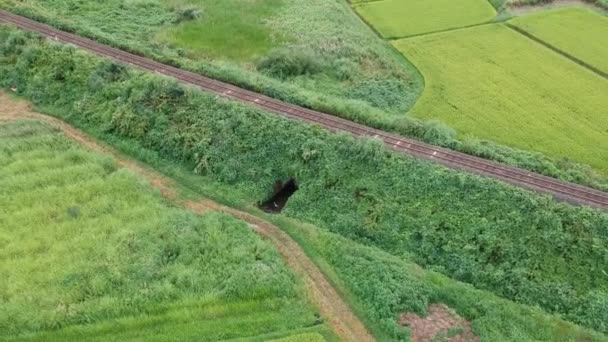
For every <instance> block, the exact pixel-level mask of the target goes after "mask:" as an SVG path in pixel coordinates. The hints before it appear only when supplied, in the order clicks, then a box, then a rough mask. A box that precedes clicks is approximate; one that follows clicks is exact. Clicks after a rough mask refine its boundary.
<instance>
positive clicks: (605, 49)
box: [510, 8, 608, 74]
mask: <svg viewBox="0 0 608 342" xmlns="http://www.w3.org/2000/svg"><path fill="white" fill-rule="evenodd" d="M510 23H511V24H513V25H515V26H517V27H519V28H521V29H523V30H525V31H526V32H528V33H530V34H532V35H533V36H534V37H536V38H539V39H541V40H543V41H544V42H546V43H548V44H550V45H551V46H554V47H556V48H558V49H559V50H562V51H564V52H566V53H567V54H570V55H572V56H574V57H575V58H578V59H580V60H582V61H583V62H585V63H588V64H590V65H592V66H593V67H595V68H597V69H599V70H601V71H603V72H605V73H607V74H608V18H607V17H605V16H603V15H600V14H598V13H596V12H594V11H591V10H587V9H582V8H564V9H559V10H553V11H544V12H540V13H535V14H531V15H526V16H522V17H519V18H515V19H513V20H511V21H510Z"/></svg>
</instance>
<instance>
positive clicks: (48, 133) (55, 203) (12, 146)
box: [0, 121, 327, 341]
mask: <svg viewBox="0 0 608 342" xmlns="http://www.w3.org/2000/svg"><path fill="white" fill-rule="evenodd" d="M0 165H2V167H1V168H0V189H1V190H0V260H1V262H0V273H1V274H2V277H0V340H3V341H6V340H19V341H29V340H39V341H52V340H58V341H65V340H77V341H82V340H83V339H87V340H99V341H109V340H115V341H125V340H158V341H160V340H162V341H167V340H187V339H190V340H206V341H210V340H213V341H217V340H221V339H233V338H254V337H256V338H257V339H272V338H282V337H285V336H289V335H294V334H300V333H309V334H310V333H313V334H317V333H319V332H323V331H327V328H326V327H325V325H323V324H318V323H319V322H317V320H318V319H317V318H316V317H315V314H314V309H313V308H312V307H311V305H309V304H308V302H307V300H306V299H305V297H304V295H303V291H301V286H300V285H297V284H298V282H297V280H296V279H295V278H294V276H293V275H292V274H291V273H290V271H289V270H287V269H286V266H285V265H284V264H283V262H282V260H281V258H280V256H279V254H278V253H277V252H276V251H275V250H274V249H273V248H272V246H271V245H269V244H268V243H266V242H264V241H262V240H261V239H260V238H259V237H258V236H257V235H255V233H253V232H252V231H251V230H250V229H249V228H248V227H247V225H246V224H245V223H243V222H240V221H237V220H235V219H233V218H232V217H230V216H226V215H223V214H218V213H209V214H205V215H203V216H198V215H194V214H192V213H189V212H186V211H184V210H182V209H178V208H175V207H172V206H171V205H170V204H169V203H167V202H165V201H164V200H163V198H162V197H161V195H160V193H158V192H157V191H155V190H152V188H151V187H150V186H149V185H148V184H146V183H144V182H143V181H142V180H140V179H139V178H137V177H136V176H135V175H133V174H131V173H130V172H128V171H126V170H124V169H120V168H118V167H117V165H116V163H115V162H114V161H113V160H112V159H110V158H108V157H105V156H103V155H98V154H94V153H90V152H87V151H85V150H83V149H82V148H80V147H79V146H76V145H75V143H72V142H71V141H69V140H68V139H67V138H65V137H64V136H63V135H61V134H60V133H58V132H57V131H55V130H54V129H52V128H50V127H49V126H48V125H46V124H42V123H39V122H35V121H17V122H13V123H2V124H0ZM305 327H309V328H305Z"/></svg>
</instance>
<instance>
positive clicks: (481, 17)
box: [353, 0, 496, 38]
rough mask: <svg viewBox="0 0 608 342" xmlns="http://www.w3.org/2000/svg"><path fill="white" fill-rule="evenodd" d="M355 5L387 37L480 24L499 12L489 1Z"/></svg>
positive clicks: (384, 0) (387, 0)
mask: <svg viewBox="0 0 608 342" xmlns="http://www.w3.org/2000/svg"><path fill="white" fill-rule="evenodd" d="M353 4H354V7H355V9H356V11H357V12H359V14H360V15H361V16H362V17H363V18H365V20H366V21H367V22H368V23H370V24H371V25H372V26H373V27H374V28H375V29H376V30H377V31H378V32H379V33H380V34H381V35H382V36H383V37H385V38H399V37H406V36H412V35H417V34H422V33H428V32H434V31H441V30H447V29H453V28H458V27H464V26H470V25H474V24H480V23H483V22H486V21H489V20H492V19H493V18H494V16H495V15H496V11H495V10H494V8H493V7H492V5H491V4H490V3H489V2H488V1H487V0H463V1H451V0H380V1H376V0H374V1H366V0H355V1H353Z"/></svg>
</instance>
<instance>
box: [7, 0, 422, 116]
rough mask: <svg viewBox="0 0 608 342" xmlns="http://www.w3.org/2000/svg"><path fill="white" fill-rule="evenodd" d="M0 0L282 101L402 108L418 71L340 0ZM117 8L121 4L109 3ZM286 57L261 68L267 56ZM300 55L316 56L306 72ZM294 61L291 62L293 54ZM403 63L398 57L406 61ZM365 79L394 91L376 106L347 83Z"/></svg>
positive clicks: (353, 110) (362, 109) (365, 111)
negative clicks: (284, 68)
mask: <svg viewBox="0 0 608 342" xmlns="http://www.w3.org/2000/svg"><path fill="white" fill-rule="evenodd" d="M0 6H1V7H4V8H6V9H9V10H11V11H13V12H16V13H20V14H23V15H26V16H29V17H33V18H37V19H39V20H42V21H45V22H48V23H51V24H53V25H55V26H58V27H61V28H64V29H68V30H70V31H75V32H78V33H79V34H83V35H86V36H89V37H94V38H96V39H98V40H101V41H103V42H106V43H109V44H112V45H115V46H118V47H121V48H124V49H127V50H130V51H134V52H137V53H141V54H145V55H148V56H151V57H153V58H156V59H158V60H161V61H164V62H168V63H171V64H177V65H180V66H182V67H184V68H187V69H190V70H193V71H198V72H202V73H203V74H208V75H210V76H212V77H217V78H219V79H223V80H226V81H229V82H232V83H235V84H238V85H242V86H245V87H248V88H251V89H254V90H257V91H260V92H264V93H266V94H269V95H271V96H276V97H278V98H281V99H284V100H286V101H289V102H293V103H298V104H303V105H307V106H310V107H316V108H320V109H324V110H327V111H330V112H342V113H343V114H344V115H353V116H355V117H356V116H360V117H370V119H371V118H373V117H375V116H377V117H379V118H383V117H385V118H386V117H390V115H389V113H390V114H395V113H399V114H403V113H404V112H406V111H407V110H408V109H409V108H410V107H411V106H412V105H413V104H414V101H415V100H416V98H417V97H418V94H419V93H420V91H421V86H422V80H421V79H420V77H419V75H418V74H417V73H416V71H415V69H413V68H412V67H411V66H410V65H407V63H406V62H405V61H403V60H402V59H401V58H400V57H399V56H398V55H397V54H395V53H394V52H393V51H392V50H391V48H390V46H389V45H388V44H386V43H385V42H383V41H382V40H380V39H378V38H377V37H376V36H375V34H374V33H373V32H372V31H371V30H370V29H369V28H368V27H366V25H365V24H364V23H363V22H361V21H360V20H359V18H357V16H356V15H354V14H353V13H352V12H351V10H350V8H349V6H348V4H347V3H346V2H345V0H330V1H325V0H310V1H299V0H252V1H241V0H223V1H216V0H170V1H161V0H146V1H130V0H109V1H103V2H93V3H90V2H87V3H83V2H81V1H80V0H30V1H27V2H22V1H18V0H0ZM116 9H120V10H116ZM269 59H271V60H273V61H274V62H278V63H280V64H291V67H290V71H291V72H289V73H275V72H266V71H267V68H266V67H265V65H267V61H268V60H269ZM299 62H303V63H304V64H308V63H311V62H312V63H314V65H316V66H317V67H318V70H317V72H314V73H310V72H308V71H309V70H308V69H307V68H306V67H305V66H300V65H299V64H298V63H299ZM294 63H295V64H294ZM404 66H405V67H404ZM369 80H375V81H376V82H377V83H380V87H381V88H380V89H381V90H380V91H381V93H380V95H381V94H382V92H384V91H386V89H387V88H386V87H383V82H388V83H389V84H391V83H394V82H399V83H400V84H401V87H398V88H388V89H389V90H390V91H393V92H394V93H392V94H390V96H392V97H395V98H396V97H398V98H399V101H397V102H394V103H390V106H385V107H377V106H375V103H374V102H373V101H370V97H357V98H353V97H352V96H351V95H350V90H351V89H353V88H357V87H360V85H361V84H366V83H368V82H369Z"/></svg>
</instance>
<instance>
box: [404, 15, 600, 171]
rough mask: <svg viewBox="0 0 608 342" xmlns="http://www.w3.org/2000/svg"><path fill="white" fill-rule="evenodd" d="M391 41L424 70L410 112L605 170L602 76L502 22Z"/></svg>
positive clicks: (480, 134) (508, 143)
mask: <svg viewBox="0 0 608 342" xmlns="http://www.w3.org/2000/svg"><path fill="white" fill-rule="evenodd" d="M601 20H604V19H603V18H601ZM394 44H395V46H396V47H397V48H398V49H399V50H400V51H402V52H403V53H404V54H406V55H407V56H408V57H409V58H411V59H412V60H413V61H414V62H415V64H416V65H417V66H418V67H419V68H420V70H421V71H422V73H423V74H424V75H425V79H426V88H425V91H424V93H423V95H422V97H421V98H420V100H419V101H418V103H417V104H416V106H415V107H414V108H413V114H414V115H416V116H418V117H421V118H426V119H439V120H442V121H444V122H446V123H447V124H448V125H450V126H451V127H453V128H455V129H456V130H457V131H458V132H459V133H462V134H470V135H473V136H475V137H480V138H482V139H493V140H495V141H497V142H500V143H504V144H507V145H509V146H515V147H518V148H521V149H526V150H535V151H539V152H541V153H545V154H547V155H549V156H553V157H555V158H568V159H572V160H575V161H578V162H580V163H585V164H588V165H591V166H592V167H594V168H595V169H596V170H598V171H599V172H601V173H603V174H607V172H608V158H606V157H605V151H607V150H608V135H607V133H606V132H608V116H606V113H607V112H606V108H608V97H606V96H605V94H607V93H608V82H606V80H605V79H604V78H603V77H601V76H599V75H596V74H594V73H592V72H589V70H586V69H584V68H583V67H581V66H580V65H577V64H576V63H573V62H572V61H570V60H568V59H566V58H564V57H563V56H560V55H559V54H556V53H554V52H552V51H551V50H549V49H547V48H546V47H544V46H542V45H540V44H537V43H536V42H534V41H532V40H530V39H528V38H526V37H524V36H523V35H521V34H519V33H517V32H515V31H514V30H512V29H509V28H507V27H505V26H504V25H502V24H494V25H484V26H479V27H474V28H469V29H464V30H458V31H451V32H445V33H439V34H434V35H427V36H421V37H415V38H411V39H403V40H399V41H396V42H395V43H394ZM600 45H601V44H600ZM513 51H518V54H517V56H516V57H515V56H514V55H513V54H512V52H513ZM463 65H467V67H466V68H463V67H462V66H463ZM490 75H491V77H490ZM566 132H567V133H566ZM554 165H555V164H554Z"/></svg>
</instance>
